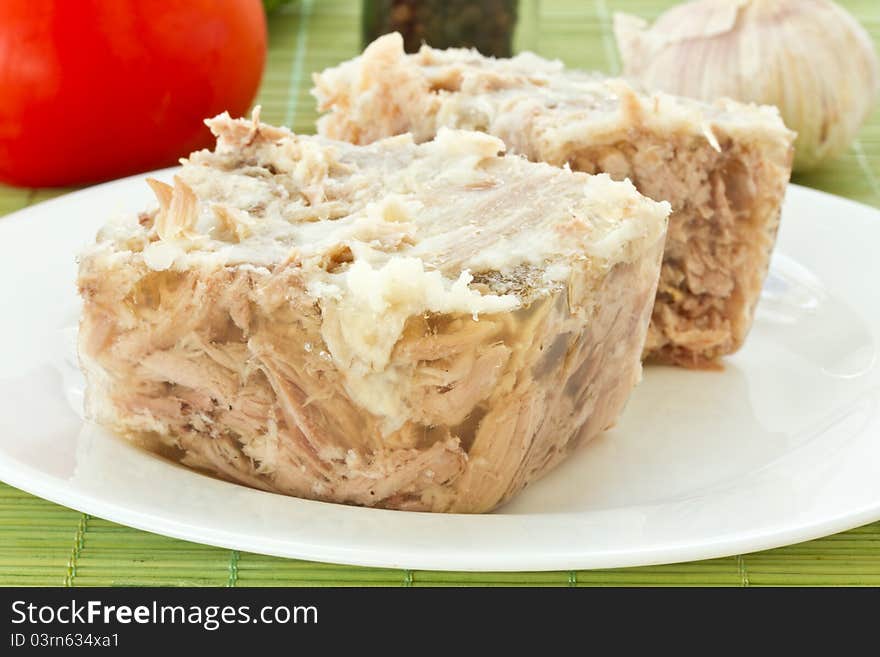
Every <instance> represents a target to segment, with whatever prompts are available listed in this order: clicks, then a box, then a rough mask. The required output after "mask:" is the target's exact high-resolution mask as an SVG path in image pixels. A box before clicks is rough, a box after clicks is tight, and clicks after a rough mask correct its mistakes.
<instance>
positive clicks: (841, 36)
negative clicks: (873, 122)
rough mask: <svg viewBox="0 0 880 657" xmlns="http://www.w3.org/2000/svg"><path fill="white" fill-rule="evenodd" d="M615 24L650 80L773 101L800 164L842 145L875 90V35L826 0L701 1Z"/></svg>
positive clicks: (624, 50) (633, 71)
mask: <svg viewBox="0 0 880 657" xmlns="http://www.w3.org/2000/svg"><path fill="white" fill-rule="evenodd" d="M614 32H615V36H616V38H617V45H618V49H619V50H620V55H621V60H622V63H623V73H624V75H626V76H628V77H631V78H634V79H636V80H638V81H639V82H641V83H642V84H643V85H645V86H646V87H649V88H654V89H659V90H662V91H667V92H669V93H674V94H678V95H681V96H691V97H694V98H700V99H703V100H709V101H711V100H715V99H717V98H720V97H729V98H733V99H734V100H739V101H743V102H753V103H759V104H763V105H776V106H777V107H778V108H779V111H780V114H781V115H782V119H783V120H784V121H785V123H786V125H787V126H788V127H789V128H791V129H792V130H795V131H796V132H797V133H798V138H797V141H796V142H795V161H794V168H795V169H796V170H798V171H805V170H807V169H811V168H814V167H815V166H817V165H819V164H820V163H821V162H823V161H825V160H828V159H831V158H833V157H835V156H837V155H840V154H841V153H843V152H844V151H845V150H846V149H847V148H848V147H849V145H850V144H851V143H852V141H853V139H854V138H855V136H856V133H857V132H858V130H859V128H860V127H861V125H862V124H863V123H864V121H865V119H866V118H867V117H868V114H869V113H870V112H871V109H872V107H873V105H874V102H875V100H876V98H877V93H878V89H880V65H878V62H877V55H876V53H875V51H874V46H873V44H872V42H871V38H870V37H869V36H868V34H867V32H865V30H864V29H863V28H862V26H861V25H859V23H858V22H857V21H856V19H855V18H853V17H852V16H851V15H850V14H849V13H847V12H846V11H845V10H844V9H842V8H841V7H839V6H838V5H836V4H835V3H833V2H830V0H697V1H696V2H689V3H685V4H682V5H678V6H676V7H673V8H672V9H670V10H669V11H667V12H666V13H664V14H663V15H662V16H660V17H659V18H658V19H657V20H656V21H655V22H654V24H653V25H651V26H649V25H648V23H647V22H645V21H644V20H642V19H640V18H636V17H634V16H628V15H626V14H617V15H615V17H614Z"/></svg>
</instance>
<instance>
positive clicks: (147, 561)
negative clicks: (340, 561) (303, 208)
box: [0, 0, 880, 586]
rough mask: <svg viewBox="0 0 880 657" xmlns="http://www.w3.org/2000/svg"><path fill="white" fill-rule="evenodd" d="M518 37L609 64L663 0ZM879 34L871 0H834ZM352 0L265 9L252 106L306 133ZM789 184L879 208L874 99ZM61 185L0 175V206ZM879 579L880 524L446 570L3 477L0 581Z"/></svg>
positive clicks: (350, 35)
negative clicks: (623, 38)
mask: <svg viewBox="0 0 880 657" xmlns="http://www.w3.org/2000/svg"><path fill="white" fill-rule="evenodd" d="M520 1H521V3H522V6H523V9H522V16H523V23H524V25H523V28H524V29H522V30H521V32H520V34H518V37H517V38H518V42H519V43H520V44H521V45H525V46H527V47H529V48H531V49H533V50H536V51H537V52H539V53H540V54H542V55H545V56H548V57H558V58H560V59H562V60H563V61H565V62H566V63H567V64H569V65H571V66H578V67H582V68H590V69H599V70H605V71H610V72H616V71H617V70H618V68H619V62H618V61H617V55H616V51H615V48H614V43H613V37H612V35H611V32H610V29H609V26H610V17H611V15H612V13H613V12H614V11H618V10H620V11H627V12H631V13H636V14H639V15H642V16H645V17H653V16H656V15H657V14H659V13H660V12H661V11H663V10H664V9H665V8H667V7H669V6H670V5H671V4H673V3H672V2H669V1H662V0H625V1H624V0H621V1H614V0H540V1H539V0H520ZM841 4H843V5H845V6H846V7H847V8H848V9H849V10H850V11H852V13H853V14H855V15H856V16H857V17H858V18H859V19H860V20H861V21H862V23H863V24H864V25H865V26H866V27H867V28H868V30H869V31H870V33H871V35H872V36H873V38H874V41H875V43H878V42H880V3H878V2H877V0H849V1H847V2H842V3H841ZM359 5H360V3H359V2H357V0H298V1H295V2H294V3H293V4H292V5H291V6H288V7H286V8H285V9H284V10H282V11H281V12H279V13H276V14H275V15H273V16H272V17H271V19H270V27H269V31H270V47H269V62H268V67H267V70H266V75H265V78H264V80H263V87H262V89H261V91H260V95H259V98H258V100H257V102H259V103H260V104H262V106H263V118H264V120H267V121H269V122H272V123H283V124H287V125H291V126H293V127H294V129H295V130H297V131H299V132H312V131H313V130H314V128H313V126H314V121H315V118H316V112H315V108H314V102H313V100H312V98H311V96H309V94H308V89H309V86H310V73H311V72H312V71H315V70H320V69H322V68H324V67H326V66H330V65H332V64H335V63H337V62H338V61H340V60H342V59H346V58H348V57H351V56H352V55H354V54H355V53H356V52H358V50H359V48H360V37H359V27H358V26H359ZM796 182H799V183H801V184H805V185H810V186H813V187H817V188H820V189H824V190H826V191H829V192H832V193H834V194H840V195H842V196H847V197H850V198H853V199H855V200H858V201H861V202H863V203H869V204H872V205H875V206H878V207H880V111H877V112H875V113H874V115H873V117H872V119H871V121H870V122H869V124H868V125H867V126H866V127H865V128H864V130H863V131H862V133H861V134H860V136H859V140H858V141H857V142H856V143H855V144H854V145H853V147H852V149H851V150H850V151H849V152H848V153H847V154H846V155H845V156H844V157H843V158H842V159H840V160H838V161H837V162H835V163H834V164H832V165H829V166H828V167H826V168H825V169H824V170H822V171H817V172H815V173H811V174H810V175H809V176H800V177H798V178H796ZM64 191H66V190H23V189H12V188H8V187H2V186H0V214H5V213H9V212H13V211H15V210H18V209H20V208H23V207H25V206H28V205H30V204H33V203H37V202H39V201H41V200H44V199H46V198H49V197H51V196H55V195H57V194H59V193H63V192H64ZM340 584H342V585H354V586H368V585H379V586H388V585H391V586H420V585H434V586H436V585H557V586H595V585H598V586H602V585H616V584H628V585H716V586H717V585H729V586H749V585H752V586H754V585H779V584H794V585H798V584H803V585H835V584H838V585H858V584H863V585H880V523H875V524H873V525H868V526H865V527H861V528H859V529H854V530H852V531H849V532H844V533H842V534H837V535H835V536H829V537H827V538H823V539H820V540H816V541H810V542H808V543H802V544H800V545H793V546H790V547H786V548H780V549H777V550H769V551H766V552H758V553H754V554H748V555H741V556H736V557H729V558H726V559H714V560H709V561H699V562H693V563H684V564H673V565H668V566H652V567H645V568H627V569H615V570H590V571H564V572H546V573H446V572H430V571H409V570H394V569H378V568H356V567H349V566H338V565H333V564H322V563H312V562H306V561H299V560H295V559H278V558H274V557H265V556H261V555H257V554H250V553H245V552H237V551H234V550H224V549H220V548H213V547H208V546H204V545H197V544H194V543H187V542H185V541H179V540H175V539H171V538H166V537H163V536H157V535H155V534H149V533H147V532H142V531H138V530H135V529H130V528H128V527H123V526H120V525H116V524H114V523H111V522H108V521H106V520H101V519H100V518H95V517H91V516H88V515H86V514H82V513H79V512H76V511H72V510H70V509H66V508H64V507H61V506H58V505H55V504H52V503H51V502H47V501H45V500H41V499H39V498H36V497H33V496H31V495H28V494H26V493H23V492H21V491H18V490H16V489H14V488H11V487H9V486H6V485H3V484H0V585H38V586H39V585H42V586H46V585H68V586H89V585H93V586H108V585H122V586H134V585H172V586H186V585H213V586H236V585H238V586H263V585H265V586H286V585H291V586H321V585H340Z"/></svg>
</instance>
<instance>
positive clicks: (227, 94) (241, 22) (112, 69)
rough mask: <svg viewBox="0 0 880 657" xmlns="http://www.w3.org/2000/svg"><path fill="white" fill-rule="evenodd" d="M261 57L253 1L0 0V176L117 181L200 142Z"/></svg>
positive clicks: (43, 183)
mask: <svg viewBox="0 0 880 657" xmlns="http://www.w3.org/2000/svg"><path fill="white" fill-rule="evenodd" d="M265 59H266V18H265V14H264V12H263V6H262V3H261V0H112V1H111V0H75V1H74V0H2V1H0V179H2V180H4V181H6V182H9V183H12V184H15V185H26V186H31V187H47V186H56V185H72V184H81V183H88V182H95V181H98V180H106V179H108V178H117V177H119V176H124V175H127V174H131V173H136V172H139V171H146V170H149V169H156V168H159V167H162V166H168V165H171V164H174V163H175V162H176V161H177V158H179V157H181V156H183V155H186V154H188V153H190V152H191V151H193V150H196V149H198V148H203V147H205V146H208V145H210V143H211V138H210V134H209V132H208V130H207V128H206V127H205V125H204V123H203V122H202V121H203V119H205V118H206V117H209V116H214V115H215V114H219V113H220V112H222V111H224V110H228V111H229V113H230V114H232V115H233V116H240V115H241V114H243V113H245V112H246V111H247V109H248V107H249V106H250V103H251V101H252V100H253V98H254V95H255V94H256V91H257V87H258V85H259V83H260V77H261V76H262V73H263V65H264V63H265Z"/></svg>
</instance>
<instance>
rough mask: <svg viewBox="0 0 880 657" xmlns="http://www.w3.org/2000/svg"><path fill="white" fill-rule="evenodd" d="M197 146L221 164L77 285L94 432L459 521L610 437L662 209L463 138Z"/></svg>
mask: <svg viewBox="0 0 880 657" xmlns="http://www.w3.org/2000/svg"><path fill="white" fill-rule="evenodd" d="M209 123H210V126H211V128H212V129H213V130H214V132H215V133H216V134H217V135H218V144H217V147H216V149H215V150H214V151H213V152H208V151H201V152H198V153H195V154H193V155H192V156H190V158H189V160H188V161H187V162H186V163H185V164H184V166H183V168H182V170H181V171H180V173H179V174H178V175H177V176H176V178H175V179H174V184H173V185H169V184H166V183H162V182H158V181H152V182H151V186H152V187H153V190H154V191H155V193H156V196H157V200H158V203H159V208H158V210H154V211H152V212H147V213H141V214H140V215H138V216H137V217H131V218H127V219H126V218H123V219H121V220H119V221H117V222H113V223H110V224H108V225H107V226H106V227H105V228H104V229H103V230H102V231H101V233H100V234H99V236H98V240H97V243H96V244H95V245H94V246H92V247H90V248H89V249H88V250H87V252H86V253H84V254H83V255H82V257H81V259H80V271H79V288H80V293H81V295H82V297H83V300H84V310H83V315H82V320H81V325H80V338H79V350H80V359H81V363H82V367H83V370H84V372H85V374H86V379H87V383H88V388H87V395H86V397H87V413H88V415H89V416H90V417H91V418H93V419H94V420H96V421H97V422H99V423H101V424H104V425H106V426H108V427H110V428H112V429H114V430H115V431H117V432H119V433H121V434H123V435H125V436H128V437H130V438H131V439H133V440H136V441H137V442H138V443H140V444H143V445H146V446H148V447H149V448H151V449H153V450H155V451H157V452H159V453H162V454H164V455H166V456H169V457H171V458H174V459H176V460H178V461H180V462H181V463H183V464H185V465H188V466H190V467H193V468H197V469H199V470H203V471H206V472H209V473H212V474H214V475H216V476H219V477H223V478H225V479H228V480H231V481H234V482H238V483H241V484H245V485H248V486H253V487H257V488H261V489H264V490H268V491H275V492H279V493H286V494H289V495H295V496H299V497H305V498H311V499H317V500H327V501H334V502H343V503H349V504H359V505H366V506H380V507H386V508H394V509H419V510H428V511H459V512H481V511H487V510H490V509H492V508H494V507H496V506H497V505H498V504H500V503H502V502H503V501H504V500H506V499H507V498H509V497H510V496H511V495H513V494H514V493H516V491H518V490H520V489H521V488H522V487H523V486H525V485H526V484H527V483H528V482H529V481H531V480H532V479H534V478H536V477H538V476H540V475H541V474H542V473H543V472H545V471H546V470H548V469H549V468H550V467H552V466H553V465H554V464H556V463H557V462H558V461H559V460H560V459H562V458H564V456H565V455H566V454H567V453H568V451H569V450H570V449H571V448H572V447H573V446H574V445H575V444H577V443H579V442H582V441H585V440H588V439H590V438H591V437H593V436H595V435H596V434H598V433H599V432H601V431H602V430H603V429H605V428H607V427H608V426H610V425H611V424H613V423H614V421H615V419H616V418H617V416H618V414H619V413H620V411H621V409H622V407H623V405H624V403H625V401H626V399H627V397H628V395H629V393H630V391H631V389H632V387H633V386H634V385H635V384H636V382H637V381H638V379H639V376H640V372H641V366H640V359H639V355H640V351H641V349H642V345H643V342H644V339H645V334H646V331H647V325H648V320H649V315H650V311H651V304H652V300H653V297H654V294H655V290H656V285H657V281H658V278H659V267H660V255H661V251H662V246H663V241H664V237H665V231H666V220H667V215H668V212H669V207H668V205H667V204H664V203H656V202H654V201H651V200H649V199H647V198H644V197H642V196H641V195H639V194H638V193H637V192H636V190H635V188H634V187H632V185H630V184H629V183H621V182H615V181H613V180H611V179H610V178H609V177H608V176H604V175H603V176H589V175H587V174H583V173H572V172H570V171H564V170H562V169H558V168H555V167H551V166H549V165H546V164H535V163H531V162H528V161H526V160H524V159H522V158H515V157H500V156H499V155H498V153H499V152H500V151H501V150H502V149H503V143H502V142H501V141H500V140H498V139H496V138H494V137H491V136H489V135H485V134H483V133H478V132H462V131H441V132H440V133H439V134H438V136H437V138H436V139H435V140H433V141H431V142H429V143H426V144H422V145H416V144H414V143H413V141H412V139H411V138H410V137H396V138H391V139H387V140H382V141H378V142H376V143H375V144H373V145H370V146H354V145H351V144H346V143H342V142H333V141H330V140H326V139H323V138H320V137H303V136H296V135H293V134H291V133H289V132H288V131H286V130H283V129H279V128H274V127H271V126H268V125H265V124H262V123H259V122H258V121H257V120H256V119H255V120H254V121H253V122H248V121H243V120H237V121H234V120H231V119H229V118H228V117H227V116H221V117H218V118H216V119H214V120H212V121H210V122H209Z"/></svg>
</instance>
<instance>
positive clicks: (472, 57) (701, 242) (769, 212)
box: [314, 34, 794, 367]
mask: <svg viewBox="0 0 880 657" xmlns="http://www.w3.org/2000/svg"><path fill="white" fill-rule="evenodd" d="M314 80H315V89H314V93H315V95H316V97H317V98H318V100H319V105H320V109H322V110H325V111H327V112H328V113H327V114H325V115H324V116H323V117H322V118H321V119H320V121H319V131H320V133H321V134H323V135H326V136H328V137H332V138H334V139H344V140H347V141H350V142H353V143H356V144H366V143H370V142H371V141H373V140H375V139H380V138H383V137H387V136H389V135H395V134H400V133H406V132H410V133H412V134H413V135H414V138H415V139H416V141H423V140H428V139H431V138H433V136H434V135H435V134H437V131H438V130H440V129H443V128H464V129H468V130H481V131H484V132H487V133H489V134H492V135H495V136H497V137H499V138H501V139H502V140H504V142H505V143H506V144H507V147H508V151H509V152H512V153H518V154H521V155H524V156H526V157H528V158H529V159H531V160H534V161H542V162H548V163H550V164H553V165H557V166H570V167H571V168H572V169H575V170H577V171H585V172H587V173H599V172H605V173H608V174H609V175H611V176H612V177H613V178H615V179H617V180H623V179H624V178H629V179H630V180H631V181H632V182H633V183H634V184H635V185H636V187H637V188H638V189H639V191H640V192H642V193H643V194H645V195H646V196H649V197H650V198H653V199H655V200H658V201H659V200H665V201H669V202H670V203H671V204H672V210H673V212H672V215H671V216H670V220H669V236H668V242H667V247H666V254H665V257H664V262H663V273H662V275H661V279H660V286H659V289H658V294H657V301H656V305H655V308H654V313H653V317H652V321H651V327H650V331H649V337H648V341H647V345H646V349H645V356H646V357H647V358H649V359H652V360H656V361H660V362H665V363H672V364H676V365H683V366H689V367H704V366H711V365H713V364H714V363H715V361H716V360H717V359H718V358H719V357H721V356H723V355H725V354H730V353H733V352H734V351H736V350H737V349H738V348H739V347H740V346H741V345H742V343H743V341H744V340H745V337H746V334H747V333H748V330H749V328H750V326H751V322H752V316H753V313H754V308H755V305H756V303H757V301H758V297H759V294H760V290H761V286H762V285H763V281H764V277H765V275H766V272H767V267H768V264H769V258H770V253H771V250H772V248H773V244H774V242H775V236H776V230H777V226H778V222H779V213H780V208H781V204H782V200H783V196H784V194H785V188H786V184H787V182H788V178H789V175H790V173H791V162H792V154H793V150H792V144H793V140H794V133H792V132H791V131H789V130H787V129H786V128H785V126H784V125H783V123H782V121H781V119H780V118H779V116H778V112H777V111H776V109H775V108H768V107H756V106H753V105H742V104H738V103H735V102H733V101H729V100H721V101H718V102H717V103H715V104H712V105H710V104H705V103H700V102H697V101H693V100H686V99H683V98H676V97H673V96H669V95H666V94H659V93H658V94H647V93H643V92H641V91H639V90H637V89H634V88H633V87H632V86H631V85H629V84H628V83H627V82H625V81H623V80H619V79H608V78H603V77H600V76H597V75H592V74H586V73H581V72H577V71H570V70H565V69H564V68H563V66H562V65H561V64H560V63H559V62H550V61H547V60H544V59H541V58H539V57H536V56H535V55H533V54H531V53H524V54H521V55H519V56H517V57H514V58H512V59H494V58H487V57H483V56H481V55H480V54H479V53H477V52H476V51H472V50H462V49H449V50H435V49H432V48H429V47H427V46H424V47H422V49H421V51H420V52H418V53H417V54H414V55H406V54H404V52H403V46H402V42H401V38H400V36H399V35H396V34H390V35H386V36H384V37H381V38H380V39H378V40H376V41H375V42H374V43H373V44H372V45H370V46H369V47H368V48H367V49H366V51H365V52H364V54H363V55H362V56H360V57H358V58H356V59H354V60H351V61H349V62H345V63H343V64H341V65H339V66H337V67H335V68H331V69H328V70H326V71H324V72H323V73H320V74H318V75H316V76H315V78H314Z"/></svg>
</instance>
